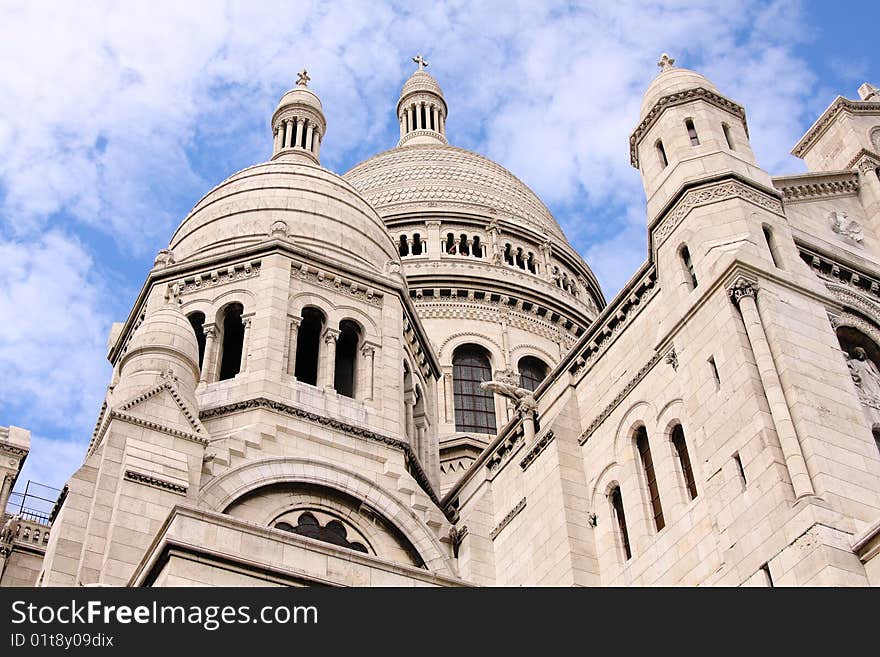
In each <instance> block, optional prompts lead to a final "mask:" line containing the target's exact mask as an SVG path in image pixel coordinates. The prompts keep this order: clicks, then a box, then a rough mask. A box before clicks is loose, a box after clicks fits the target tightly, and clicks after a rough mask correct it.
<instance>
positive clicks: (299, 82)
mask: <svg viewBox="0 0 880 657" xmlns="http://www.w3.org/2000/svg"><path fill="white" fill-rule="evenodd" d="M311 79H312V78H310V77H309V72H308V71H306V69H303V70H301V71H300V72H299V73H297V74H296V86H298V87H308V86H309V81H310V80H311Z"/></svg>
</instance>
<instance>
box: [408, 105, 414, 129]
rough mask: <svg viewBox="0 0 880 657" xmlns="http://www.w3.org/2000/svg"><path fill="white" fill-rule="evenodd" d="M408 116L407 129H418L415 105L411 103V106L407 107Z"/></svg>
mask: <svg viewBox="0 0 880 657" xmlns="http://www.w3.org/2000/svg"><path fill="white" fill-rule="evenodd" d="M406 117H407V124H406V127H407V130H406V131H407V132H412V131H413V130H415V129H416V122H415V118H416V117H415V105H410V106H409V107H407V108H406Z"/></svg>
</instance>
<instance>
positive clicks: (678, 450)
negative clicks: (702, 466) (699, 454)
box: [670, 424, 697, 500]
mask: <svg viewBox="0 0 880 657" xmlns="http://www.w3.org/2000/svg"><path fill="white" fill-rule="evenodd" d="M670 437H671V439H672V446H673V447H675V455H676V456H677V457H678V464H679V465H680V466H681V474H682V476H683V477H684V483H685V487H686V488H687V492H688V496H689V497H690V499H692V500H693V499H695V498H696V497H697V482H696V481H694V470H693V468H692V467H691V457H690V456H689V455H688V448H687V442H686V441H685V439H684V429H682V428H681V425H680V424H676V425H675V427H673V429H672V435H671V436H670Z"/></svg>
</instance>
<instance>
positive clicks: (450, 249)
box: [446, 233, 457, 255]
mask: <svg viewBox="0 0 880 657" xmlns="http://www.w3.org/2000/svg"><path fill="white" fill-rule="evenodd" d="M456 252H457V251H456V248H455V235H453V234H452V233H447V234H446V253H448V254H449V255H452V254H454V253H456Z"/></svg>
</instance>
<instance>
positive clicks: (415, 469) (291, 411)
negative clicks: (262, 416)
mask: <svg viewBox="0 0 880 657" xmlns="http://www.w3.org/2000/svg"><path fill="white" fill-rule="evenodd" d="M261 408H262V409H268V410H272V411H275V412H277V413H282V414H284V415H288V416H290V417H296V418H300V419H303V420H306V421H308V422H312V423H314V424H319V425H322V426H326V427H330V428H331V429H335V430H337V431H341V432H343V433H346V434H348V435H351V436H356V437H358V438H364V439H366V440H371V441H374V442H377V443H382V444H383V445H388V446H389V447H393V448H394V449H399V450H401V451H402V452H404V454H405V456H406V460H407V464H408V466H410V467H411V469H412V472H411V474H412V475H413V478H414V479H415V480H416V481H417V482H418V483H419V485H420V486H421V487H422V488H423V489H424V491H425V492H426V493H427V494H428V495H429V496H430V498H431V500H432V501H434V502H435V503H437V504H438V505H439V499H438V498H437V495H436V493H434V489H433V488H432V487H431V483H430V481H429V480H428V477H427V475H426V474H425V471H424V470H423V469H422V466H421V464H420V463H419V460H418V458H417V457H416V455H415V452H414V451H413V449H412V447H410V446H409V444H407V443H405V442H404V441H402V440H398V439H397V438H392V437H391V436H386V435H383V434H381V433H377V432H375V431H371V430H369V429H365V428H363V427H358V426H355V425H353V424H349V423H347V422H343V421H341V420H338V419H336V418H331V417H327V416H326V415H320V414H319V413H314V412H312V411H307V410H305V409H302V408H298V407H296V406H290V405H289V404H284V403H282V402H278V401H275V400H273V399H267V398H265V397H255V398H253V399H246V400H243V401H238V402H233V403H231V404H224V405H223V406H214V407H212V408H206V409H204V410H203V411H201V412H200V413H199V419H200V420H202V421H204V420H209V419H213V418H218V417H223V416H224V415H231V414H232V413H240V412H242V411H249V410H253V409H261Z"/></svg>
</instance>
